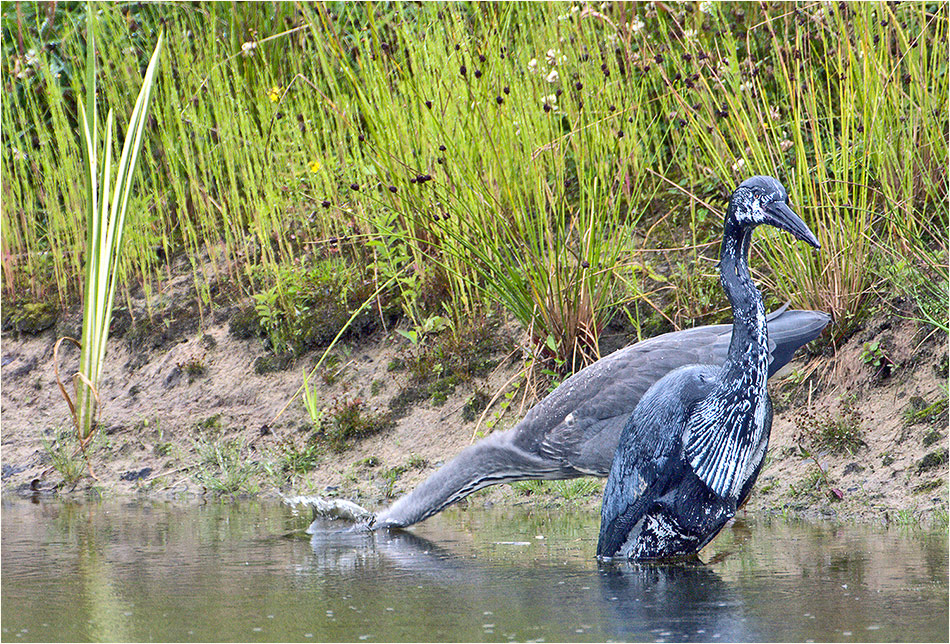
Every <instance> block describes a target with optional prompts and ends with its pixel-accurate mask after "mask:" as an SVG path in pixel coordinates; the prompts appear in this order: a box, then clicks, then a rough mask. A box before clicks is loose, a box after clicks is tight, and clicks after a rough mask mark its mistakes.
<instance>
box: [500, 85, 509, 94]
mask: <svg viewBox="0 0 950 644" xmlns="http://www.w3.org/2000/svg"><path fill="white" fill-rule="evenodd" d="M501 91H503V92H504V93H505V96H508V94H511V88H510V87H508V86H507V85H505V86H504V87H503V88H502V90H501Z"/></svg>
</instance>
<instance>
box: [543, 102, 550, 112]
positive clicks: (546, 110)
mask: <svg viewBox="0 0 950 644" xmlns="http://www.w3.org/2000/svg"><path fill="white" fill-rule="evenodd" d="M544 111H545V112H550V111H551V106H550V105H548V104H547V103H545V104H544Z"/></svg>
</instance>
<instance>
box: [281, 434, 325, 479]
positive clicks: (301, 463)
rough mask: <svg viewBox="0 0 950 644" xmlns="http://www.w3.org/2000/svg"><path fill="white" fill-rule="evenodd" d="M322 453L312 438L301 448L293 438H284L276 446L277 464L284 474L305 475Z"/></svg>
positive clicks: (314, 465) (313, 466)
mask: <svg viewBox="0 0 950 644" xmlns="http://www.w3.org/2000/svg"><path fill="white" fill-rule="evenodd" d="M323 452H324V450H323V449H322V448H321V447H320V446H319V445H318V444H317V442H316V441H315V440H313V439H312V436H311V438H309V439H308V440H306V441H305V442H304V445H303V446H302V447H301V446H298V444H297V442H296V441H295V440H294V439H293V438H291V437H284V438H283V439H281V440H280V441H279V442H278V444H277V464H278V465H279V467H280V471H281V472H283V473H284V474H287V475H290V476H296V475H298V474H306V473H307V472H310V471H312V470H313V469H314V468H315V467H316V466H317V463H318V462H319V460H320V457H321V456H322V455H323Z"/></svg>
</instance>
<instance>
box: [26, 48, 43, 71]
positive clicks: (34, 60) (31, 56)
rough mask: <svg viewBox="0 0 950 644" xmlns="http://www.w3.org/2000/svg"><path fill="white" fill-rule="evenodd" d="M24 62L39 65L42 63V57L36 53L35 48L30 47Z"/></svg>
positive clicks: (32, 65)
mask: <svg viewBox="0 0 950 644" xmlns="http://www.w3.org/2000/svg"><path fill="white" fill-rule="evenodd" d="M23 62H25V63H26V64H27V65H29V66H31V67H38V66H39V64H40V57H39V56H37V55H36V50H35V49H30V50H28V51H27V52H26V56H24V59H23Z"/></svg>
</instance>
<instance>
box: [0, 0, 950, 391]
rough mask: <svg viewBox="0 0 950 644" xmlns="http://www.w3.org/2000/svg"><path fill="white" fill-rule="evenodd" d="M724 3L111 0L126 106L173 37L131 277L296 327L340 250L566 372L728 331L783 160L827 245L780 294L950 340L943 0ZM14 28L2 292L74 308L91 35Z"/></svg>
mask: <svg viewBox="0 0 950 644" xmlns="http://www.w3.org/2000/svg"><path fill="white" fill-rule="evenodd" d="M706 6H707V5H706V4H696V3H684V4H676V5H669V4H666V3H657V4H655V5H637V6H634V5H619V4H616V5H611V6H610V7H609V8H606V9H604V10H603V11H600V10H594V9H583V10H579V11H576V12H572V9H571V5H570V4H566V3H524V4H514V3H512V4H508V3H506V4H502V3H497V4H471V3H458V4H454V3H453V4H434V3H424V4H421V5H408V4H392V5H366V4H355V3H354V4H346V3H326V4H321V5H314V6H311V5H293V4H288V3H274V4H263V3H260V4H259V3H247V4H239V5H235V6H219V5H218V4H215V3H209V4H197V5H188V6H184V5H181V6H179V5H149V4H146V5H141V6H140V5H136V4H131V5H114V4H106V5H102V6H101V7H99V8H100V9H101V15H100V27H101V30H100V34H101V37H100V41H99V45H100V55H101V59H102V60H104V61H107V63H106V65H105V66H104V71H105V72H106V73H104V74H103V78H102V82H101V83H100V86H99V92H100V98H101V100H102V101H104V102H105V103H107V104H109V105H111V106H113V107H114V109H115V110H116V111H117V112H119V113H122V112H123V110H130V108H131V101H132V99H133V97H134V92H135V90H134V89H133V88H137V87H138V85H139V84H140V82H141V72H142V70H143V69H144V65H145V63H146V62H147V57H148V54H149V52H150V51H151V48H152V45H153V44H154V41H155V38H156V37H157V33H158V31H159V29H160V28H161V21H164V29H165V33H166V35H167V49H165V51H164V52H163V55H162V61H161V66H160V69H159V71H158V74H157V83H156V87H155V90H154V94H153V98H152V101H153V107H152V114H153V116H154V120H151V122H150V123H149V125H148V127H147V133H146V136H147V140H148V143H147V144H146V145H147V148H146V149H145V150H143V154H142V158H141V168H140V170H141V176H140V184H139V185H140V187H141V190H140V191H138V194H136V195H133V196H132V197H131V199H130V203H129V208H130V209H131V208H134V209H135V210H136V211H139V212H142V213H144V215H143V216H142V217H140V218H137V219H136V220H135V221H130V222H129V228H128V231H127V238H126V254H125V256H124V258H123V259H122V261H121V263H120V266H119V280H120V283H121V284H122V285H124V287H125V288H130V287H131V286H133V285H136V284H138V285H141V286H142V287H143V288H144V289H145V292H146V293H150V292H152V290H153V289H154V288H155V287H156V285H157V284H158V283H159V282H160V281H161V280H162V279H163V278H164V277H167V276H169V275H170V271H171V260H170V259H169V258H180V257H182V256H184V257H187V258H188V260H189V264H190V266H191V270H192V273H193V278H194V284H195V292H196V293H197V297H198V299H199V300H200V304H201V306H207V305H208V304H209V303H210V301H211V300H212V297H213V296H212V293H215V292H219V293H222V295H218V296H216V297H227V298H230V299H240V298H242V297H245V296H252V295H253V296H255V297H256V298H257V300H256V301H257V303H258V305H260V311H263V313H264V315H262V316H261V317H260V319H262V320H265V321H266V320H277V321H278V322H279V321H281V320H292V319H294V316H295V312H296V311H299V310H302V307H309V309H308V310H311V311H314V310H317V309H318V307H319V305H318V304H316V303H315V300H314V299H313V292H311V291H308V290H307V288H306V284H307V283H308V278H307V277H306V276H308V275H312V274H314V271H317V272H319V271H321V270H323V269H322V268H321V267H322V266H325V263H326V262H328V261H332V262H335V263H337V265H339V266H344V267H345V271H344V272H345V274H346V276H347V280H346V284H353V285H356V284H361V285H365V289H364V291H363V294H364V295H366V294H369V293H373V291H374V290H375V289H377V288H379V287H380V286H383V285H385V288H384V289H383V291H384V292H381V293H379V296H380V300H381V301H382V302H384V303H387V302H389V303H392V306H393V307H394V308H395V309H396V310H397V311H399V312H400V314H401V315H402V316H404V317H406V318H408V320H409V323H410V326H409V328H412V329H415V328H424V325H425V321H426V320H429V319H431V318H432V317H433V316H439V317H441V318H444V319H445V320H446V321H447V323H448V326H449V328H451V329H453V330H460V329H465V328H468V327H469V326H470V325H469V324H467V322H469V321H470V320H472V319H475V318H478V317H479V316H483V315H486V314H490V313H492V312H493V311H494V310H495V309H496V308H497V307H499V306H500V307H502V308H503V309H504V311H505V312H506V314H507V315H510V316H512V317H513V318H514V319H515V320H517V321H518V323H519V324H520V325H521V326H522V328H523V330H524V331H525V332H526V337H527V338H528V342H529V344H530V349H531V351H532V353H534V355H535V356H536V358H537V359H539V360H540V361H541V364H542V365H543V366H544V367H546V368H547V369H549V370H551V371H554V372H557V373H560V374H564V373H569V372H570V371H573V370H575V369H577V368H578V367H580V366H583V365H584V364H585V363H587V362H589V361H590V360H593V359H595V358H597V357H598V339H599V337H600V335H601V334H602V333H603V331H604V329H605V327H606V325H607V324H608V323H610V321H611V320H612V319H614V317H615V316H617V315H618V314H623V315H624V316H629V319H630V320H632V321H633V322H634V325H635V327H636V328H637V329H640V330H643V331H644V332H646V333H652V332H653V330H654V329H658V328H660V326H662V325H666V324H670V323H675V324H676V325H684V324H693V323H696V322H704V321H708V320H713V319H720V318H721V317H722V316H723V315H726V303H725V300H724V298H723V297H722V294H721V293H720V292H719V289H718V286H717V284H716V275H715V261H716V259H717V254H718V249H717V246H716V243H717V240H718V236H719V234H720V226H721V224H720V221H721V216H722V213H723V211H724V210H725V204H726V199H727V197H728V194H729V193H730V192H731V190H732V189H733V188H734V187H735V185H736V184H737V183H738V182H740V181H741V180H742V179H744V178H746V177H747V176H750V175H752V174H756V173H765V174H773V175H775V176H777V177H778V178H780V179H781V180H782V181H783V182H784V183H785V184H786V186H787V187H788V188H789V191H790V194H791V197H792V200H793V203H794V205H795V208H796V210H797V211H798V212H799V213H800V214H801V215H802V217H803V219H804V220H805V221H806V222H807V223H808V224H809V225H810V227H811V228H812V229H813V230H814V231H815V232H816V234H817V235H818V238H819V239H820V241H821V243H822V250H821V252H820V253H811V252H808V251H806V250H805V249H803V248H802V247H801V245H800V244H797V243H795V242H794V241H790V240H789V239H787V238H786V237H785V236H782V235H775V234H770V233H764V234H762V235H761V238H762V241H760V242H759V243H758V244H757V246H756V248H755V255H754V257H753V266H754V269H755V271H756V273H757V279H758V280H759V281H760V283H762V284H763V286H764V288H765V290H766V291H767V292H768V293H769V294H770V297H772V298H773V299H772V301H779V300H782V301H784V300H791V301H792V302H793V304H794V305H795V306H801V307H809V308H817V309H822V310H826V311H830V312H832V313H834V315H835V319H836V321H837V323H838V324H839V325H840V329H841V333H844V332H845V331H846V330H847V327H848V326H850V325H852V324H853V323H855V322H857V321H860V319H861V317H862V316H863V315H864V313H865V312H866V311H867V309H868V307H869V305H870V304H873V303H875V302H877V301H887V300H888V299H889V298H890V297H892V295H893V293H895V292H899V293H906V294H908V295H909V296H910V297H911V298H912V299H913V301H914V302H915V305H916V308H917V313H916V316H917V317H919V318H921V319H924V320H929V321H930V322H929V323H931V324H934V325H936V326H944V327H945V315H941V314H940V312H941V311H942V312H944V313H945V311H946V289H942V290H941V289H940V288H939V286H940V285H941V284H945V283H946V276H947V263H948V260H947V243H946V229H947V212H948V208H947V192H946V186H947V165H946V158H947V139H946V136H945V133H946V129H947V104H948V100H947V95H948V73H947V72H948V69H947V67H948V65H947V58H946V55H945V52H946V48H947V35H948V7H947V5H945V4H940V3H931V4H926V3H901V4H900V5H898V6H894V5H891V4H880V3H844V4H841V3H814V4H802V5H781V4H778V5H771V4H770V5H760V4H752V3H727V4H716V3H713V4H712V5H711V9H710V13H708V14H706V13H702V11H701V10H700V7H704V8H705V7H706ZM34 12H38V15H34ZM0 17H2V26H3V30H4V34H3V35H4V38H3V43H4V45H3V47H4V54H5V55H4V60H3V62H2V71H3V72H4V75H3V78H4V79H5V80H4V84H5V87H4V100H3V101H2V113H0V125H2V130H3V135H2V136H3V145H2V146H0V163H2V166H3V174H4V207H3V211H2V232H3V235H2V236H3V249H2V250H3V265H2V268H3V281H2V287H3V297H4V299H5V303H6V301H8V300H12V301H20V300H28V301H31V302H38V301H50V300H51V301H56V302H58V303H60V304H62V305H66V304H70V303H73V302H75V301H76V299H77V297H78V294H79V288H80V276H81V275H82V264H81V253H80V252H79V250H80V249H81V248H82V247H83V243H84V236H85V231H84V227H83V224H82V221H81V220H80V218H78V217H76V214H75V213H77V212H81V204H82V203H83V199H84V195H83V191H82V188H81V186H77V185H76V182H75V181H74V180H73V178H74V177H75V176H78V173H79V172H80V167H81V165H80V164H81V158H80V156H79V153H78V150H79V146H78V139H77V135H76V132H77V129H76V127H77V123H78V118H79V115H78V113H77V111H76V107H75V104H76V97H78V96H82V95H83V92H84V89H85V87H84V84H83V79H82V77H81V74H80V73H77V70H79V69H80V68H81V61H82V52H83V51H84V45H85V43H84V33H85V25H84V21H85V18H84V14H83V11H82V10H81V7H73V6H70V5H64V4H62V3H61V4H59V5H56V8H55V9H53V10H51V11H50V12H49V14H47V10H46V9H45V8H43V7H40V6H38V5H36V6H34V5H28V4H21V5H14V4H13V3H7V4H4V6H3V8H2V16H0ZM47 19H48V20H49V22H48V23H46V24H48V27H46V28H45V29H44V30H43V32H42V33H40V32H39V31H38V25H41V24H44V20H47ZM21 39H22V42H23V49H22V50H21V49H20V45H19V42H20V41H21ZM30 50H33V51H32V53H30ZM483 58H484V60H483ZM532 61H534V62H533V63H532ZM463 67H464V74H463V73H462V69H463ZM430 177H431V179H430ZM670 249H678V250H670ZM894 258H903V260H904V263H903V264H902V265H901V266H900V267H898V268H899V270H897V269H895V270H891V268H892V267H895V266H896V262H895V261H894ZM341 274H343V273H342V272H341ZM302 285H303V288H302V287H301V286H302ZM933 285H937V288H934V287H933ZM215 286H219V287H223V288H219V289H215V288H213V287H215ZM344 290H346V289H345V288H344ZM374 299H375V298H374ZM357 300H359V298H358V297H355V298H354V299H352V300H346V299H345V298H344V299H343V300H341V299H339V297H338V298H337V299H336V300H335V301H336V302H340V301H343V303H344V307H343V308H345V309H346V310H348V311H353V310H355V305H354V302H355V301H357ZM360 301H362V300H360ZM374 308H375V307H374ZM260 311H259V313H260ZM268 316H270V317H268ZM656 320H659V321H661V325H660V326H657V324H655V321H656ZM266 324H269V323H266ZM282 328H284V331H281V329H282ZM265 331H266V332H267V333H268V334H269V335H270V336H271V337H272V342H274V343H275V344H281V343H285V344H288V345H291V344H293V343H294V342H295V341H297V340H298V339H299V338H297V337H295V334H296V335H303V332H302V331H300V330H293V329H290V330H288V329H286V327H281V326H280V324H278V325H276V326H273V327H271V326H268V327H267V329H265ZM281 333H284V336H281Z"/></svg>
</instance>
